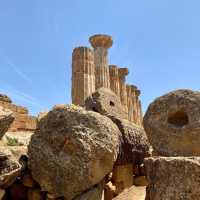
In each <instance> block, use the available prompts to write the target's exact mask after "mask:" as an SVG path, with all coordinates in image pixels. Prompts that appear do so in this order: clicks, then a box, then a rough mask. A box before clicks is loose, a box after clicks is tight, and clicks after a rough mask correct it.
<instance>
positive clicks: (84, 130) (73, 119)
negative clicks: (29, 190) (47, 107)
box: [28, 105, 120, 200]
mask: <svg viewBox="0 0 200 200" xmlns="http://www.w3.org/2000/svg"><path fill="white" fill-rule="evenodd" d="M119 134H120V132H119V129H118V128H117V126H116V125H115V124H114V123H113V122H112V121H111V120H110V119H109V118H107V117H105V116H102V115H100V114H98V113H96V112H91V111H86V110H84V109H82V108H80V107H76V106H74V105H71V106H58V107H55V108H54V109H53V110H52V111H50V112H49V113H48V114H47V115H46V116H45V117H43V118H42V119H41V120H40V121H39V123H38V127H37V130H36V133H35V134H34V135H33V136H32V139H31V142H30V144H29V150H28V155H29V168H30V169H31V172H32V176H33V178H34V180H36V181H37V182H38V183H39V184H40V186H41V188H42V190H44V191H48V192H49V193H51V194H54V195H55V196H56V197H62V196H64V197H65V198H66V199H67V200H71V199H73V198H74V197H76V196H77V195H79V194H81V193H83V192H84V191H86V190H88V189H90V188H91V187H93V186H94V185H96V184H98V183H99V182H100V181H101V180H103V178H104V177H105V176H106V175H107V174H109V173H110V172H111V171H112V168H113V165H114V162H115V161H116V158H117V154H118V145H119V144H118V143H119V141H118V136H119ZM44 160H45V162H44Z"/></svg>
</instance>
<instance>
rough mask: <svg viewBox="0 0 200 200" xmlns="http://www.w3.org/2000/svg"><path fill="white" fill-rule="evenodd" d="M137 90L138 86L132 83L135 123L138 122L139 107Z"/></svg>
mask: <svg viewBox="0 0 200 200" xmlns="http://www.w3.org/2000/svg"><path fill="white" fill-rule="evenodd" d="M136 90H137V87H136V86H135V85H131V100H132V104H133V113H132V114H133V121H132V122H133V123H135V124H138V122H137V120H138V116H137V115H138V107H137V98H136Z"/></svg>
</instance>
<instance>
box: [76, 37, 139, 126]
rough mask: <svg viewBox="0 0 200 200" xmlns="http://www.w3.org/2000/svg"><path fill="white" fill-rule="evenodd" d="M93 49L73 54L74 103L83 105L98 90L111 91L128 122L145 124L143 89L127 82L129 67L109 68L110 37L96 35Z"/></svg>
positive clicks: (88, 48)
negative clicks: (143, 120)
mask: <svg viewBox="0 0 200 200" xmlns="http://www.w3.org/2000/svg"><path fill="white" fill-rule="evenodd" d="M89 42H90V44H91V46H92V48H90V47H77V48H75V49H74V51H73V54H72V103H73V104H75V105H80V106H84V103H85V100H86V98H87V97H88V96H90V95H91V94H92V93H93V92H95V90H97V89H99V88H102V87H103V88H108V89H111V90H112V91H113V92H114V93H115V94H116V95H117V96H118V97H119V98H120V100H121V104H122V105H123V107H124V111H125V112H126V113H127V119H128V120H130V121H131V122H134V123H135V124H137V125H139V126H141V125H142V108H141V101H140V99H139V95H140V90H139V89H138V88H137V87H136V86H135V85H129V84H127V83H126V76H127V75H128V74H129V71H128V68H121V67H118V66H117V65H110V64H109V60H108V49H109V48H110V47H111V46H112V44H113V40H112V37H111V36H108V35H93V36H91V37H90V38H89Z"/></svg>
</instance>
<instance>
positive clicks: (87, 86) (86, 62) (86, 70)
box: [72, 47, 95, 106]
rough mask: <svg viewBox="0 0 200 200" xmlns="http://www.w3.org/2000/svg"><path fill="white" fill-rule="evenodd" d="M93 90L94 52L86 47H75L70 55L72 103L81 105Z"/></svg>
mask: <svg viewBox="0 0 200 200" xmlns="http://www.w3.org/2000/svg"><path fill="white" fill-rule="evenodd" d="M94 91H95V66H94V52H93V50H92V49H90V48H88V47H77V48H75V49H74V51H73V55H72V103H73V104H75V105H80V106H83V105H84V102H85V99H86V98H87V97H88V96H89V95H90V94H92V93H93V92H94Z"/></svg>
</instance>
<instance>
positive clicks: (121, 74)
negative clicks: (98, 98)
mask: <svg viewBox="0 0 200 200" xmlns="http://www.w3.org/2000/svg"><path fill="white" fill-rule="evenodd" d="M118 70H119V77H125V76H127V75H128V74H129V70H128V68H126V67H124V68H119V69H118Z"/></svg>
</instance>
